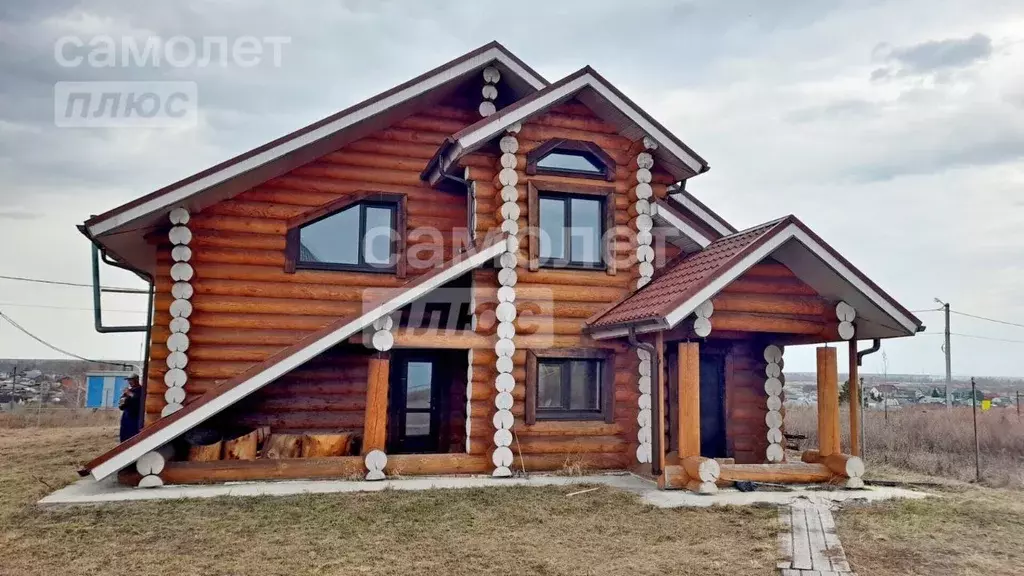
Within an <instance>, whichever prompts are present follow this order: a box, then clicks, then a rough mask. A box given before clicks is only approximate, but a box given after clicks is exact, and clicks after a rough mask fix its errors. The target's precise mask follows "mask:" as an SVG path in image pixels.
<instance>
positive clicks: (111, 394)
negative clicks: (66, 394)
mask: <svg viewBox="0 0 1024 576" xmlns="http://www.w3.org/2000/svg"><path fill="white" fill-rule="evenodd" d="M132 374H133V373H132V372H90V373H88V374H86V375H85V407H86V408H116V407H117V401H118V399H120V398H121V393H122V392H124V389H125V388H126V387H127V386H128V377H129V376H131V375H132Z"/></svg>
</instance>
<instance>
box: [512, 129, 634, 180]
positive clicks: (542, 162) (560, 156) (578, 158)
mask: <svg viewBox="0 0 1024 576" xmlns="http://www.w3.org/2000/svg"><path fill="white" fill-rule="evenodd" d="M526 173H527V174H550V175H553V176H577V177H582V178H601V179H605V180H608V181H612V180H615V161H614V160H613V159H612V157H611V156H609V155H608V154H607V153H606V152H605V151H604V150H602V149H601V147H600V146H598V145H597V144H594V143H593V142H584V141H582V140H566V139H564V138H555V139H552V140H548V141H547V142H545V143H543V144H541V145H540V146H537V147H536V148H534V149H533V150H532V151H530V152H529V153H528V154H527V155H526Z"/></svg>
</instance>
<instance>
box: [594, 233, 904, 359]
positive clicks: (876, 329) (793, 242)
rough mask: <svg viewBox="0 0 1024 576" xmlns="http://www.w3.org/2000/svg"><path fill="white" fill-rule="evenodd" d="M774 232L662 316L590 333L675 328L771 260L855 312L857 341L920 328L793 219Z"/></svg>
mask: <svg viewBox="0 0 1024 576" xmlns="http://www.w3.org/2000/svg"><path fill="white" fill-rule="evenodd" d="M786 220H787V221H788V222H787V223H786V225H784V226H778V227H776V228H774V229H773V230H772V231H771V232H770V233H769V234H768V237H767V238H766V239H764V240H763V241H762V242H760V243H759V244H758V245H757V246H756V248H754V249H753V250H750V251H748V252H746V253H745V254H743V256H742V257H741V258H738V259H736V260H735V261H734V262H731V263H730V264H729V265H728V266H726V267H724V268H723V269H722V270H719V271H717V272H716V274H715V275H714V276H713V278H711V279H710V281H708V282H706V283H705V284H703V285H702V286H701V288H700V289H699V290H697V291H695V292H694V293H692V294H691V295H689V296H687V297H686V299H685V300H683V301H682V302H680V303H678V304H677V305H675V306H674V307H673V308H672V309H671V310H670V311H669V312H668V313H666V314H664V315H661V316H658V317H653V318H646V319H643V320H640V321H637V322H631V323H629V324H622V325H616V326H608V327H605V328H598V329H594V330H592V331H590V335H591V337H593V338H595V339H598V340H602V339H608V338H619V337H623V336H626V335H627V334H628V333H629V329H630V326H632V327H633V328H634V329H635V331H636V332H637V333H643V332H657V331H661V330H668V329H672V328H674V327H676V326H677V325H678V324H679V323H680V322H682V321H683V320H684V319H685V318H687V317H688V316H690V315H691V314H692V313H693V312H694V310H696V309H697V307H698V306H700V305H701V304H702V303H703V302H705V301H707V300H710V299H711V298H713V297H714V296H715V295H716V294H718V293H719V292H721V291H722V290H723V289H724V288H725V287H726V286H728V285H729V284H731V283H732V282H733V281H735V280H736V279H737V278H739V277H740V276H741V275H742V274H743V273H744V272H746V271H747V270H749V269H750V268H751V267H753V266H754V265H755V264H757V263H758V262H761V261H762V260H764V259H765V258H768V257H771V258H774V259H775V260H777V261H778V262H779V263H781V264H783V265H785V266H786V267H787V268H789V269H790V270H791V271H792V272H793V273H794V274H795V275H796V276H797V277H798V278H799V279H800V280H801V281H803V282H804V283H806V284H807V285H808V286H810V287H811V288H813V289H814V290H815V291H816V292H818V294H819V295H821V296H822V297H823V298H826V299H828V300H832V301H844V302H846V303H848V304H850V305H851V306H853V308H854V309H855V310H856V311H857V319H856V321H855V322H854V323H855V324H856V326H857V338H858V339H871V338H895V337H901V336H912V335H914V334H916V333H917V332H920V331H921V330H923V329H924V326H923V325H922V323H921V321H920V320H919V319H918V318H917V317H915V316H914V315H913V314H912V313H911V312H910V311H908V310H907V309H906V308H904V307H903V306H901V305H900V304H899V303H898V302H896V301H895V300H894V299H893V298H892V297H891V296H889V295H888V294H886V293H885V292H884V291H883V290H881V289H880V288H879V287H878V286H877V285H875V284H874V283H873V282H872V281H871V280H869V279H868V278H867V277H866V276H864V274H862V273H861V272H860V271H859V270H857V269H856V268H854V267H853V265H852V264H850V263H849V262H848V261H847V260H846V259H845V258H843V257H842V256H840V255H839V254H838V253H837V252H836V251H835V250H834V249H832V247H830V246H828V245H827V244H825V242H824V241H823V240H821V238H819V237H818V236H817V235H816V234H814V233H813V232H812V231H811V230H810V229H808V228H807V227H806V226H804V225H803V223H801V222H800V221H799V220H796V219H795V218H793V217H790V218H787V219H786Z"/></svg>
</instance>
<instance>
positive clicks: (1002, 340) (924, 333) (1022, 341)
mask: <svg viewBox="0 0 1024 576" xmlns="http://www.w3.org/2000/svg"><path fill="white" fill-rule="evenodd" d="M949 334H950V335H951V336H960V337H961V338H976V339H978V340H992V341H993V342H1012V343H1014V344H1024V340H1009V339H1007V338H993V337H991V336H979V335H977V334H961V333H959V332H950V333H949ZM944 335H945V334H944V333H943V332H921V333H920V334H918V336H944Z"/></svg>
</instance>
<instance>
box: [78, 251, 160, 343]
mask: <svg viewBox="0 0 1024 576" xmlns="http://www.w3.org/2000/svg"><path fill="white" fill-rule="evenodd" d="M103 262H104V264H109V265H111V266H115V267H117V268H121V269H123V270H129V271H131V272H135V273H136V274H138V271H137V270H131V269H130V268H128V267H127V266H124V265H123V264H120V263H117V262H114V261H113V260H108V259H107V258H106V256H105V255H104V259H103ZM146 281H147V282H149V290H148V293H149V310H150V312H149V313H150V314H152V312H151V311H152V309H153V279H152V278H147V279H146ZM103 292H105V290H103V287H102V286H100V248H99V246H97V245H96V243H95V242H93V245H92V313H93V325H94V327H95V328H96V331H97V332H99V333H100V334H116V333H121V332H148V331H149V326H150V324H152V321H151V320H150V321H149V322H147V323H146V325H145V326H141V325H138V326H104V325H103V308H102V293H103Z"/></svg>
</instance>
